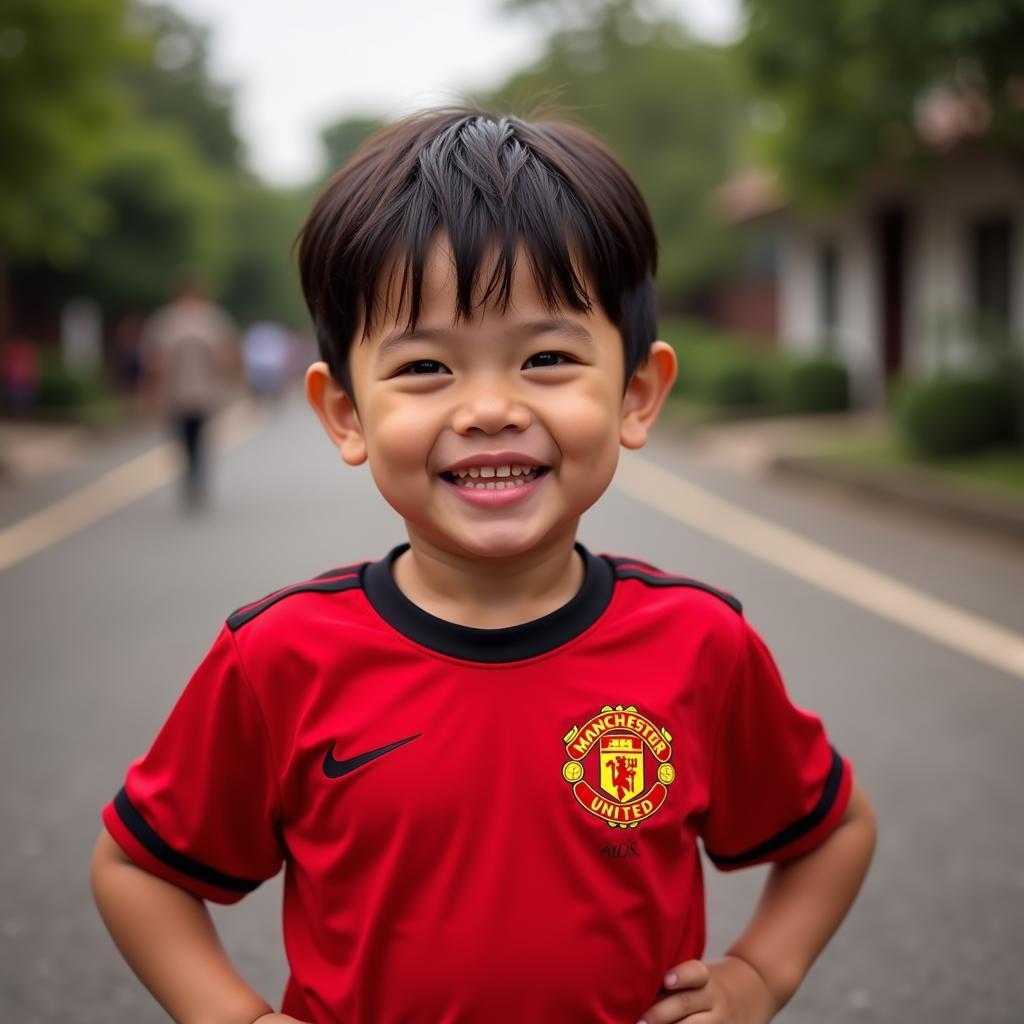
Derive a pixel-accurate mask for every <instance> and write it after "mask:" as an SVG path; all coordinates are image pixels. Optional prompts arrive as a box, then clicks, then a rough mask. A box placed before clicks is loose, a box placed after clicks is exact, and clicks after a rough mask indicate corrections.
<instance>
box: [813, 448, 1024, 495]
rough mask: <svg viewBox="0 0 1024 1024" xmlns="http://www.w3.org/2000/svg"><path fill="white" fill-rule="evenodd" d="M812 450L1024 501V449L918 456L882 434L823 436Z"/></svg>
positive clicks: (882, 470)
mask: <svg viewBox="0 0 1024 1024" xmlns="http://www.w3.org/2000/svg"><path fill="white" fill-rule="evenodd" d="M814 454H815V455H816V456H818V457H820V458H827V459H833V460H835V461H837V462H842V463H846V464H847V465H851V466H856V467H858V468H861V469H864V470H867V471H869V472H876V473H886V474H898V473H900V472H905V471H907V470H912V471H914V472H916V473H927V474H929V475H930V476H932V477H934V478H935V479H936V481H938V482H941V483H944V484H946V485H949V486H952V487H956V488H958V489H960V490H963V491H971V492H973V493H975V494H985V495H993V496H997V497H1002V498H1008V499H1010V500H1013V501H1024V449H1021V448H1011V447H1007V448H992V449H989V450H987V451H983V452H978V453H976V454H973V455H960V456H951V457H948V458H943V459H921V458H919V457H917V456H915V455H914V453H913V451H912V450H911V448H910V446H909V445H908V444H906V443H905V442H904V441H902V440H901V439H900V438H898V437H895V436H891V435H884V436H872V437H851V436H848V435H846V436H840V435H834V436H831V437H826V438H823V439H822V442H821V444H820V446H818V447H817V448H816V450H815V452H814Z"/></svg>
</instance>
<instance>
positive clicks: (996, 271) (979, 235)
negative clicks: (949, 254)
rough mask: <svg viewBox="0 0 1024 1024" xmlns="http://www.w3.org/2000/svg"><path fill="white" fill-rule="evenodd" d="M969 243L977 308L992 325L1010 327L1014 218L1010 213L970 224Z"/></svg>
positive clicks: (975, 305) (972, 282) (974, 299)
mask: <svg viewBox="0 0 1024 1024" xmlns="http://www.w3.org/2000/svg"><path fill="white" fill-rule="evenodd" d="M970 245H971V287H972V290H973V294H972V299H973V302H974V309H975V311H976V312H978V313H980V314H982V315H983V316H984V317H985V319H986V320H988V321H989V322H990V323H991V324H993V326H997V327H1002V328H1009V327H1010V325H1011V323H1012V312H1013V311H1012V309H1011V291H1010V282H1011V280H1012V277H1013V275H1012V266H1011V264H1012V262H1013V222H1012V221H1011V220H1010V218H1009V217H1007V216H997V217H986V218H984V219H981V220H977V221H975V222H974V223H973V224H972V225H971V243H970Z"/></svg>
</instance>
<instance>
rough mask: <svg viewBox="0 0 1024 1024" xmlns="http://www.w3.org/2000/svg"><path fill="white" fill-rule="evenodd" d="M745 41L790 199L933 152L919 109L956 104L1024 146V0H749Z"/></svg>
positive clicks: (825, 195) (770, 144) (1004, 139)
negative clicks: (773, 117)
mask: <svg viewBox="0 0 1024 1024" xmlns="http://www.w3.org/2000/svg"><path fill="white" fill-rule="evenodd" d="M744 6H745V10H746V14H747V19H748V30H747V36H746V39H745V41H744V43H743V52H744V55H745V58H746V59H747V61H748V63H749V66H750V69H751V72H752V74H753V79H754V82H755V83H756V85H757V86H758V87H759V88H760V89H761V90H763V91H764V93H765V94H766V95H767V96H768V97H770V99H771V101H772V102H773V103H775V104H777V109H778V111H779V114H780V117H779V118H778V120H779V121H781V122H782V127H781V130H779V131H777V132H774V133H771V134H769V135H767V136H766V138H765V149H766V155H767V156H768V157H769V158H770V159H771V160H773V161H774V162H775V163H777V165H778V166H779V167H780V168H781V170H782V172H783V175H784V178H785V180H786V181H787V183H788V184H789V186H790V189H791V191H792V192H793V194H794V196H797V197H799V198H800V199H802V200H810V201H815V200H816V201H818V202H828V201H830V200H834V199H836V198H838V197H840V196H842V195H843V194H844V193H846V192H847V191H848V190H849V189H851V188H853V187H855V186H856V185H857V183H858V182H859V181H860V180H861V179H862V178H863V176H864V174H865V172H866V171H867V170H868V169H869V168H871V167H872V166H874V165H877V164H879V163H886V162H894V161H895V162H908V161H909V162H912V163H916V162H921V161H925V160H927V157H928V156H929V149H928V146H927V145H926V143H925V142H924V141H922V137H921V131H920V125H919V121H920V117H921V114H922V111H923V110H924V109H925V108H926V107H927V105H928V104H929V103H934V102H935V101H936V100H939V101H940V102H946V103H950V102H952V103H960V104H963V105H964V110H965V111H967V112H968V113H969V112H970V111H971V110H972V109H973V114H971V115H970V116H972V117H974V118H975V120H976V125H975V127H976V128H978V129H981V128H983V129H984V132H985V135H986V137H987V139H988V140H989V142H990V143H991V144H993V145H997V146H1003V147H1008V148H1012V149H1013V150H1015V151H1017V152H1020V151H1021V150H1022V149H1024V64H1022V62H1021V40H1024V0H971V2H970V3H965V2H964V0H900V2H898V3H880V2H876V0H833V2H832V3H827V4H823V3H820V2H818V0H745V3H744Z"/></svg>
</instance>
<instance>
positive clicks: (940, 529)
mask: <svg viewBox="0 0 1024 1024" xmlns="http://www.w3.org/2000/svg"><path fill="white" fill-rule="evenodd" d="M156 440H157V439H156V438H154V437H137V438H130V439H125V440H122V441H119V442H117V443H116V444H111V445H108V446H107V447H105V448H103V449H100V450H98V451H96V452H95V453H93V454H92V455H91V456H90V457H89V459H88V461H87V462H86V463H84V464H83V465H80V466H77V467H75V469H74V470H70V471H68V472H67V473H64V474H61V475H60V476H59V477H56V478H51V479H48V480H44V481H39V482H35V483H33V484H31V485H24V486H20V487H18V488H16V489H15V488H13V487H12V486H11V485H6V486H5V487H3V488H0V530H2V528H3V527H4V526H9V525H10V524H12V523H14V522H16V521H17V520H19V519H20V518H22V517H24V516H25V515H26V514H28V513H30V512H32V511H35V510H37V509H40V508H43V507H45V506H46V505H48V504H49V503H51V502H52V501H54V500H55V499H57V498H59V497H60V496H61V495H63V494H67V493H70V492H72V491H73V490H75V489H76V488H78V487H80V486H82V484H83V483H85V482H86V481H88V480H90V479H92V478H94V477H96V476H97V475H99V474H100V473H101V472H102V471H104V470H106V469H108V468H109V467H110V466H111V465H113V464H115V463H116V462H118V461H119V460H122V459H125V458H128V457H130V456H132V455H134V454H136V453H137V452H138V451H139V450H142V449H144V448H145V447H146V446H148V445H150V444H152V443H155V442H156ZM645 454H646V456H647V458H649V459H653V460H654V461H655V462H656V463H658V464H659V465H661V466H663V467H666V468H668V469H670V470H672V471H673V472H674V473H677V474H678V475H679V476H681V477H683V478H685V479H687V480H689V481H691V482H692V483H695V484H698V485H700V486H701V487H703V488H706V489H707V490H709V491H710V492H711V493H713V494H717V495H719V496H720V497H722V498H725V499H727V500H728V501H730V502H731V503H734V504H735V505H736V506H738V507H740V508H742V509H744V510H746V511H748V512H753V513H756V514H757V515H759V516H762V517H764V518H765V519H767V520H769V521H771V522H774V523H777V524H781V525H784V526H786V527H788V528H789V529H790V530H792V531H794V532H795V533H796V534H798V535H799V536H800V537H803V538H806V539H811V540H813V541H815V542H816V543H817V544H819V545H823V546H824V547H826V548H828V549H831V550H833V551H836V552H839V553H842V554H845V555H847V556H849V557H850V558H852V559H854V560H856V561H857V562H860V563H862V564H863V565H865V566H868V567H871V568H874V569H876V570H879V571H881V572H883V573H885V574H887V575H888V576H890V577H893V578H895V579H896V580H899V581H902V582H903V583H906V584H909V585H911V586H912V587H914V588H916V589H917V590H919V591H922V592H924V593H925V594H927V595H932V596H934V597H937V598H940V599H941V600H943V601H945V602H949V603H952V604H954V605H956V606H958V607H960V608H961V609H963V610H965V611H967V612H970V613H973V615H975V616H978V617H980V618H981V619H983V620H985V621H987V622H989V623H992V624H996V625H1000V626H1002V627H1004V628H1005V629H1009V630H1011V631H1013V632H1015V633H1017V634H1024V600H1022V596H1024V548H1022V547H1020V546H1018V547H1014V546H1013V545H1011V544H1010V543H1008V542H1000V541H996V540H994V539H989V538H985V537H981V536H978V535H975V534H970V533H967V532H964V531H963V530H961V529H959V528H953V527H946V526H938V525H930V524H928V523H925V522H921V521H920V520H919V519H916V518H913V517H910V516H908V515H906V514H896V513H893V512H890V511H888V510H883V509H880V508H878V507H876V506H870V505H863V504H856V503H851V501H850V499H847V498H845V497H840V496H838V495H833V494H830V493H823V492H821V491H818V490H809V489H800V490H793V489H792V488H790V489H783V488H781V487H780V486H778V485H775V484H772V483H769V482H765V481H761V480H755V479H748V478H743V477H738V476H734V475H730V474H729V473H727V472H725V471H723V470H722V469H720V468H719V467H715V466H712V465H708V464H707V463H706V462H702V461H699V460H695V459H694V457H693V456H692V455H691V454H688V453H687V451H686V450H685V449H684V448H682V447H681V446H680V445H679V444H678V443H676V442H675V441H674V440H673V439H672V438H671V437H668V436H666V435H662V436H660V437H659V438H658V439H656V441H655V443H653V444H652V445H651V447H650V448H649V450H648V451H647V452H646V453H645ZM217 470H218V473H217V479H216V487H215V500H214V502H213V506H212V508H211V509H210V510H209V512H208V513H207V514H206V515H203V516H193V517H185V516H182V515H181V514H180V513H179V509H178V506H177V502H176V500H175V499H176V493H175V491H174V489H173V487H169V486H164V487H159V488H157V489H155V490H153V491H152V492H151V493H148V494H146V495H144V496H143V497H141V498H139V499H138V500H135V501H132V502H131V503H128V504H125V505H124V506H123V507H121V508H120V509H117V510H115V511H113V512H111V513H110V514H108V515H106V516H104V517H103V518H101V519H99V520H98V521H96V522H94V523H92V524H91V525H89V526H86V527H85V528H83V529H81V530H79V531H78V532H75V533H73V534H71V535H70V536H68V537H66V538H65V539H63V540H60V541H59V542H56V543H53V544H51V545H50V546H48V547H45V548H43V549H42V550H40V551H38V552H37V553H36V554H34V555H32V556H31V557H29V558H27V559H24V560H22V561H20V562H18V563H16V564H13V565H11V566H10V567H9V568H7V569H6V570H3V571H0V607H2V609H3V614H2V615H0V658H2V661H0V665H2V690H0V693H2V697H3V713H2V716H0V742H2V748H0V749H2V751H3V754H2V758H3V761H2V763H3V782H2V784H0V813H2V820H3V822H4V823H5V825H6V828H5V835H6V837H7V838H6V840H5V841H4V843H3V844H2V845H0V886H2V900H0V951H2V957H0V1020H2V1021H5V1022H6V1021H11V1022H14V1021H18V1022H19V1024H51V1022H52V1024H57V1022H60V1024H79V1022H81V1024H87V1022H101V1021H102V1022H104V1024H108V1022H111V1021H132V1022H137V1024H146V1022H150V1021H152V1022H157V1021H161V1020H164V1019H165V1017H164V1015H163V1014H162V1012H161V1011H160V1010H159V1008H158V1007H157V1006H156V1004H155V1003H153V1002H152V1001H151V1000H150V998H149V997H148V995H147V994H146V993H145V992H144V990H143V989H142V988H141V987H140V985H139V984H138V983H137V982H136V981H135V979H134V978H133V976H132V975H131V974H130V972H129V971H128V969H127V967H125V965H124V964H123V962H122V961H121V960H120V958H119V956H118V955H117V953H116V951H115V950H114V948H113V946H112V944H111V943H110V941H109V939H108V938H107V936H106V933H105V931H104V930H103V928H102V925H101V923H100V921H99V918H98V915H97V914H96V912H95V909H94V907H93V904H92V901H91V898H90V895H89V891H88V881H87V868H88V859H89V853H90V851H91V848H92V844H93V842H94V840H95V837H96V834H97V830H98V827H99V811H100V808H101V806H102V805H103V803H104V802H105V801H106V800H107V799H108V798H109V797H110V796H111V795H112V794H113V793H114V792H115V791H116V789H117V788H118V787H119V785H120V783H121V780H122V777H123V773H124V770H125V768H126V766H127V765H128V763H129V762H130V761H131V760H132V759H133V758H135V757H136V756H138V755H139V754H140V753H141V752H142V751H143V750H144V749H145V747H146V746H147V745H148V743H149V741H150V740H151V738H152V736H153V734H154V732H155V731H156V729H157V727H158V726H159V724H160V722H161V721H162V719H163V718H164V716H165V715H166V713H167V711H168V709H169V708H170V706H171V704H172V703H173V701H174V699H175V697H176V695H177V693H178V691H179V690H180V688H181V686H182V685H183V682H184V680H185V679H186V678H187V676H188V674H189V673H190V671H191V669H192V668H193V667H194V665H195V663H196V662H197V660H198V659H199V658H200V656H201V655H202V654H203V652H204V651H205V649H206V647H207V646H208V645H209V643H210V642H211V640H212V639H213V636H214V635H215V633H216V630H217V628H218V626H219V623H220V622H221V621H222V620H223V618H224V616H225V615H226V614H227V613H228V612H230V611H231V610H232V609H234V608H235V607H237V606H238V605H240V604H242V603H244V602H245V601H248V600H252V599H254V598H256V597H259V596H261V595H262V594H264V593H266V592H267V591H269V590H272V589H274V588H276V587H278V586H280V585H282V584H284V583H288V582H291V581H294V580H298V579H302V578H305V577H308V576H310V575H314V574H316V573H317V572H320V571H322V570H324V569H326V568H329V567H331V566H334V565H341V564H345V563H347V562H353V561H358V560H360V559H362V558H366V557H374V558H375V557H379V556H380V555H382V554H383V553H385V552H386V551H387V550H388V549H389V548H390V547H391V546H392V545H393V544H395V543H397V542H398V541H400V540H402V539H404V535H403V533H402V530H401V523H400V522H399V521H398V520H397V518H396V517H395V515H394V513H392V512H391V510H390V509H389V508H388V507H387V506H386V505H385V504H384V503H383V501H382V499H380V498H379V496H377V494H376V492H375V490H374V489H373V486H372V481H371V480H370V477H369V473H368V472H367V471H366V470H365V468H364V469H361V470H352V469H350V468H348V467H345V466H343V465H342V464H341V462H340V460H339V459H338V458H337V456H336V455H335V453H334V451H333V449H332V448H330V446H329V445H328V443H327V442H326V440H325V439H323V437H322V436H321V435H320V433H319V428H318V426H317V425H316V424H315V422H314V420H313V418H312V416H311V415H310V414H309V413H307V412H306V411H305V410H304V409H303V408H302V407H301V406H300V405H298V404H291V405H288V406H286V407H284V408H282V409H279V410H277V411H275V412H273V413H271V414H270V415H269V416H268V417H267V419H266V422H264V423H263V424H262V425H261V426H259V427H258V429H256V430H255V431H254V432H253V433H252V435H251V436H250V437H249V438H248V439H247V440H244V441H243V442H242V443H240V444H238V446H237V447H235V448H234V449H233V450H232V451H231V452H230V453H228V454H225V455H224V456H223V457H222V458H221V459H220V460H219V463H218V465H217ZM580 537H581V539H582V540H583V541H584V542H585V543H587V544H588V545H589V546H590V547H591V548H592V549H593V550H596V551H611V552H615V553H629V554H633V555H636V556H639V557H641V558H645V559H647V560H649V561H653V562H655V563H656V564H659V565H661V566H662V567H664V568H666V569H670V570H672V571H675V572H679V573H683V574H686V575H690V576H694V577H697V578H700V579H704V580H706V581H708V582H710V583H713V584H716V585H718V586H721V587H724V588H726V589H728V590H731V591H732V592H734V593H736V594H737V595H738V596H739V597H740V598H741V600H742V601H743V603H744V606H745V609H746V613H747V616H748V618H749V619H750V621H751V622H752V623H753V624H754V625H755V626H756V627H757V628H758V629H759V631H760V632H761V633H762V634H763V635H764V636H765V638H766V639H767V640H768V642H769V644H770V646H771V647H772V649H773V652H774V653H775V656H776V660H777V661H778V663H779V665H780V667H781V669H782V671H783V674H784V676H785V677H786V679H787V681H788V685H789V687H790V690H791V692H792V694H793V695H794V697H795V699H796V700H797V701H798V702H799V703H802V704H805V705H807V706H809V707H813V708H814V709H815V710H816V711H818V712H819V713H820V714H821V715H822V716H823V717H824V719H825V720H826V722H827V723H828V725H829V729H830V733H831V735H832V738H833V742H834V743H835V744H836V746H837V747H839V749H841V750H842V751H843V753H844V754H846V755H847V756H848V757H850V758H851V760H852V761H853V763H854V765H855V768H856V771H857V774H858V776H859V778H860V779H861V781H862V783H863V784H864V786H865V787H866V788H867V790H868V792H869V793H870V795H871V796H872V798H873V800H874V802H875V805H876V808H877V811H878V814H879V819H880V827H881V834H880V845H879V850H878V854H877V856H876V860H875V864H874V866H873V868H872V872H871V874H870V876H869V879H868V883H867V886H866V888H865V890H864V892H863V894H862V896H861V898H860V900H859V901H858V903H857V905H856V907H855V908H854V911H853V913H852V914H851V916H850V917H849V919H848V920H847V922H846V923H845V924H844V926H843V928H842V929H841V931H840V933H839V935H838V936H837V937H836V939H835V940H834V941H833V943H832V944H831V945H830V947H829V948H828V950H826V952H825V954H824V956H823V958H822V959H821V961H820V962H819V963H818V965H817V966H816V967H815V969H814V970H813V972H812V973H811V975H810V977H809V978H808V980H807V982H806V983H805V985H804V987H803V989H802V990H801V991H800V993H799V994H798V996H797V998H796V999H795V1000H794V1001H793V1002H792V1003H791V1004H790V1006H789V1007H788V1008H787V1009H786V1010H785V1011H784V1012H783V1014H782V1015H781V1016H780V1017H779V1020H780V1021H783V1022H785V1024H833V1022H835V1024H847V1022H849V1024H855V1022H857V1024H859V1022H885V1024H890V1022H901V1024H918V1022H920V1024H934V1022H939V1021H956V1022H958V1024H969V1022H975V1021H977V1022H984V1024H1002V1022H1005V1024H1010V1022H1015V1024H1020V1022H1024V970H1022V968H1021V965H1022V963H1024V742H1022V733H1024V678H1021V677H1020V676H1015V675H1013V674H1012V673H1010V672H1004V671H1000V670H998V669H996V668H994V667H992V666H991V664H989V663H988V662H985V661H982V660H980V659H978V658H975V657H971V656H969V655H967V654H965V653H964V651H963V649H962V648H960V647H958V646H957V645H956V643H954V642H953V641H954V640H955V637H953V636H952V635H951V636H950V637H949V641H950V642H945V639H944V638H938V639H936V638H929V637H928V636H927V635H925V634H923V633H922V632H920V631H918V630H914V629H908V628H907V627H906V626H905V625H901V624H900V623H898V622H896V621H894V620H893V619H892V618H891V617H886V616H883V615H880V614H876V613H875V612H873V611H872V610H870V607H865V603H864V602H863V601H861V602H859V603H852V602H851V601H849V600H846V599H844V598H843V597H841V596H838V595H837V594H836V593H835V592H834V590H833V589H830V588H828V587H825V586H823V585H819V584H817V583H816V582H815V581H814V580H813V579H808V578H806V573H804V574H797V575H794V573H793V572H791V571H789V569H790V567H788V566H787V565H785V564H779V561H778V559H776V560H774V561H771V560H769V561H765V560H764V559H762V558H759V557H754V556H752V555H751V554H749V553H745V551H744V550H743V549H742V546H740V547H737V546H736V543H734V541H735V540H736V539H737V538H735V537H734V538H730V537H729V536H728V534H727V532H726V533H722V532H721V531H719V532H717V533H715V534H711V533H708V532H705V531H704V530H698V529H695V528H693V527H691V526H687V525H685V524H684V523H682V522H679V521H677V520H675V519H673V518H671V517H669V516H667V515H665V514H664V513H662V512H659V511H657V510H656V509H655V508H652V507H651V506H650V505H649V504H647V503H646V502H645V501H642V500H638V499H637V498H635V497H630V496H628V495H627V494H625V493H624V492H623V491H621V490H618V489H614V488H613V489H612V490H610V491H609V493H608V494H607V495H606V497H605V498H604V499H603V500H602V502H601V503H600V505H599V506H598V508H596V509H594V510H593V511H592V512H591V513H589V514H588V517H587V518H586V520H585V521H584V524H583V528H582V530H581V534H580ZM824 582H825V581H822V583H824ZM868 605H870V601H868ZM708 876H709V877H708V881H709V885H708V902H709V917H710V922H711V934H710V938H709V952H714V951H715V950H716V949H721V947H722V946H723V945H724V944H726V943H727V942H728V940H729V937H730V936H731V935H733V934H735V932H736V931H737V930H738V929H739V927H740V926H741V924H742V922H743V920H744V919H745V917H746V915H747V914H749V912H750V910H751V908H752V905H753V902H754V900H755V899H756V893H757V887H758V884H759V882H760V880H761V877H762V876H761V873H760V872H758V871H753V872H740V873H736V874H730V875H716V873H715V872H714V870H713V869H709V870H708ZM279 900H280V880H279V879H275V880H274V881H273V882H271V883H268V884H267V885H264V886H263V887H262V888H261V889H260V890H258V891H257V892H256V893H254V894H253V895H252V896H250V897H249V898H247V899H246V900H245V901H243V902H242V903H241V904H239V905H238V906H236V907H232V908H227V909H226V910H225V909H216V910H215V916H216V918H217V921H218V925H219V927H220V929H221V933H222V936H223V938H224V941H225V944H226V945H227V947H228V949H229V951H230V952H231V954H232V956H233V958H234V959H235V961H236V963H237V964H238V965H239V967H240V969H241V970H242V971H243V973H244V974H245V975H246V976H247V977H248V978H249V979H250V980H251V981H252V982H253V983H254V984H255V985H256V986H257V987H258V988H259V989H260V990H261V991H263V992H264V993H265V994H266V995H267V996H268V997H269V998H271V999H275V998H277V997H278V995H279V993H280V991H281V989H282V987H283V984H284V979H285V973H286V972H285V965H284V962H283V957H282V953H281V945H280V931H279V920H278V919H279ZM366 1024H368V1022H366ZM510 1024H512V1022H510ZM627 1024H628V1022H627Z"/></svg>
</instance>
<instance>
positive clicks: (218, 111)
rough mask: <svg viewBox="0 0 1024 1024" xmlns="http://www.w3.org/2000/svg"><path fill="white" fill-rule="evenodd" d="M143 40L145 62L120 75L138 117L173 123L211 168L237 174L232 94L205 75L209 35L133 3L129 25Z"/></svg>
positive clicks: (165, 11)
mask: <svg viewBox="0 0 1024 1024" xmlns="http://www.w3.org/2000/svg"><path fill="white" fill-rule="evenodd" d="M129 24H130V26H131V29H132V31H133V32H134V33H135V34H136V35H137V36H139V37H140V38H141V39H142V40H143V41H144V59H141V60H135V61H133V62H131V63H129V64H128V65H127V66H126V67H125V69H124V72H123V75H124V81H125V84H126V86H127V90H128V92H129V93H130V95H131V96H132V98H133V100H134V103H135V106H136V109H137V113H138V116H139V117H140V119H142V120H145V121H147V122H152V121H159V122H161V123H164V124H173V125H175V126H177V128H178V129H180V130H181V131H183V132H184V133H185V134H186V135H187V136H188V137H189V138H190V139H191V141H192V144H193V145H194V146H195V147H196V149H197V150H198V151H199V153H200V154H201V155H202V156H203V158H204V159H205V160H206V161H207V162H208V163H210V164H212V165H213V166H215V167H219V168H221V169H225V170H233V171H237V170H239V169H240V168H241V166H242V146H241V142H240V141H239V138H238V133H237V132H236V130H235V125H234V111H233V102H234V97H233V94H232V91H231V89H229V88H227V87H225V86H224V85H222V84H220V83H218V82H217V81H215V80H214V79H213V77H212V76H211V74H210V70H209V54H210V47H209V30H208V29H206V28H204V27H203V26H201V25H198V24H196V23H194V22H191V21H189V20H188V19H187V18H185V17H184V16H183V15H181V14H179V13H178V12H177V11H175V10H173V9H172V8H170V7H168V6H166V5H165V4H149V3H142V2H139V0H135V2H134V3H133V5H132V9H131V18H130V22H129Z"/></svg>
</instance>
